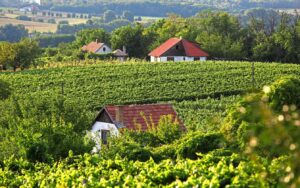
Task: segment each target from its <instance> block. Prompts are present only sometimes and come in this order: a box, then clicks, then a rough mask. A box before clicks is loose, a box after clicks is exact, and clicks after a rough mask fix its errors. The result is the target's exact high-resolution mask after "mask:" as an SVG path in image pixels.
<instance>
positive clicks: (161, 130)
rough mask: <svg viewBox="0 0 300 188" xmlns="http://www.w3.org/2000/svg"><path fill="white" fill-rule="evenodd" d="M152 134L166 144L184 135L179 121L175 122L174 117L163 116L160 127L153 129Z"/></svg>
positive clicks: (159, 123)
mask: <svg viewBox="0 0 300 188" xmlns="http://www.w3.org/2000/svg"><path fill="white" fill-rule="evenodd" d="M152 132H153V133H154V134H155V135H157V137H158V138H159V139H160V140H161V141H162V142H163V143H165V144H169V143H172V142H173V141H175V140H177V139H179V138H180V137H181V134H182V130H181V129H180V126H179V122H178V121H177V120H175V121H174V120H173V116H172V115H166V116H162V117H161V118H160V120H159V122H158V125H157V126H156V127H154V128H152Z"/></svg>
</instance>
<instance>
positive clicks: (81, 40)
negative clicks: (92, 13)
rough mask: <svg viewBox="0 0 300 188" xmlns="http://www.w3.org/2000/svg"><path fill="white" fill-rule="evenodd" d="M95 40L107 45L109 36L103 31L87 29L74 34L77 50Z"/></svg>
mask: <svg viewBox="0 0 300 188" xmlns="http://www.w3.org/2000/svg"><path fill="white" fill-rule="evenodd" d="M96 40H98V42H102V43H105V44H107V45H109V44H110V35H109V33H107V32H106V31H105V30H104V29H87V30H82V31H80V32H78V33H77V34H76V43H77V46H78V47H79V48H81V47H82V46H83V45H87V44H89V43H90V42H93V41H96Z"/></svg>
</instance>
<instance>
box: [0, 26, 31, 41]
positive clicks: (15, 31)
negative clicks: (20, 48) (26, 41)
mask: <svg viewBox="0 0 300 188" xmlns="http://www.w3.org/2000/svg"><path fill="white" fill-rule="evenodd" d="M24 37H28V30H27V29H25V27H24V26H22V25H16V26H15V25H12V24H7V25H5V26H1V27H0V41H8V42H18V41H20V40H21V39H22V38H24Z"/></svg>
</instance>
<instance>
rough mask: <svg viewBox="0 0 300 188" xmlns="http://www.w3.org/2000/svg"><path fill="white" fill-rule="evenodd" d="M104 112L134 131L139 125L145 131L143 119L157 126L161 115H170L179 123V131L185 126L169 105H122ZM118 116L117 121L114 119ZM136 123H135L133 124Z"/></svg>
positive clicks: (107, 107)
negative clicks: (151, 121)
mask: <svg viewBox="0 0 300 188" xmlns="http://www.w3.org/2000/svg"><path fill="white" fill-rule="evenodd" d="M105 109H106V111H107V112H108V113H109V115H110V117H111V118H112V119H113V121H117V122H118V121H119V123H122V124H123V126H125V127H126V128H128V129H133V130H136V129H137V127H136V124H140V125H141V129H142V130H143V131H145V130H147V129H148V127H147V124H146V122H145V120H144V117H145V118H146V119H147V121H149V122H150V118H152V120H153V123H154V124H155V125H157V124H158V122H159V120H160V117H161V116H163V115H172V116H173V121H175V119H177V120H178V121H179V124H180V127H181V129H183V130H185V129H186V128H185V126H184V124H183V123H182V121H181V120H180V119H179V117H178V116H177V113H176V111H175V110H174V109H173V106H172V105H171V104H144V105H123V106H112V105H110V106H106V107H105ZM141 113H143V114H144V117H142V116H141ZM117 114H119V115H118V116H119V119H120V120H117V119H118V118H117V117H116V116H117ZM134 122H136V123H134Z"/></svg>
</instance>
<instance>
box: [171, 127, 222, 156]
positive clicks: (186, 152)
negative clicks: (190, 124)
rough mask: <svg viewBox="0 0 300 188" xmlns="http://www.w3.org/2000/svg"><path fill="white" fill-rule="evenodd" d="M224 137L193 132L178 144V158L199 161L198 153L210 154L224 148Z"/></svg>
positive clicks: (216, 134) (217, 134)
mask: <svg viewBox="0 0 300 188" xmlns="http://www.w3.org/2000/svg"><path fill="white" fill-rule="evenodd" d="M223 142H224V140H223V136H222V134H219V133H207V134H203V133H201V132H193V133H190V134H187V135H185V137H184V138H183V139H181V140H180V142H178V148H177V151H176V153H177V156H178V157H179V158H189V159H197V153H204V154H205V153H208V152H210V151H212V150H215V149H218V148H221V147H223V145H224V144H223Z"/></svg>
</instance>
